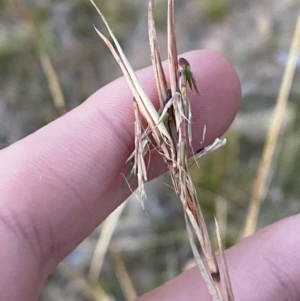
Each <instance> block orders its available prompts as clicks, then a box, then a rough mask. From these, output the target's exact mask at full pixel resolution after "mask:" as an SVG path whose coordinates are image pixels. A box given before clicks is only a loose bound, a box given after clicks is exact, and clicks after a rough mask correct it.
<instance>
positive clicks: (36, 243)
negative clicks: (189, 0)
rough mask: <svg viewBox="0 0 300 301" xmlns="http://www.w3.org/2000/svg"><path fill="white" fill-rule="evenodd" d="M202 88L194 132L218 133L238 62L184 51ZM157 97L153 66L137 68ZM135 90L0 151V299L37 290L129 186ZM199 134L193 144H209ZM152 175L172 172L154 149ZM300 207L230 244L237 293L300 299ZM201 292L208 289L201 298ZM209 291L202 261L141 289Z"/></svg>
mask: <svg viewBox="0 0 300 301" xmlns="http://www.w3.org/2000/svg"><path fill="white" fill-rule="evenodd" d="M184 57H185V58H186V59H187V60H188V61H189V62H190V64H191V66H192V68H193V71H194V73H195V77H196V79H197V83H198V88H199V90H200V95H199V96H198V95H195V94H193V95H191V101H192V104H193V105H192V106H193V108H192V109H193V118H194V123H193V133H194V139H193V141H196V142H197V141H200V140H201V139H199V137H202V132H203V126H204V124H205V125H206V126H207V133H206V141H205V144H209V143H211V142H212V141H213V140H214V139H215V138H216V137H220V136H221V135H222V134H223V133H224V132H225V131H226V130H227V128H228V127H229V125H230V124H231V122H232V121H233V119H234V116H235V114H236V113H237V110H238V107H239V102H240V98H241V92H240V84H239V80H238V77H237V75H236V73H235V71H234V69H233V68H232V67H231V66H230V64H229V63H228V62H227V61H226V60H225V59H224V58H222V57H221V56H220V55H218V54H216V53H212V52H208V51H194V52H190V53H188V54H185V55H184ZM138 76H139V78H140V79H141V82H142V85H143V86H144V87H145V90H146V92H147V93H148V94H149V96H150V97H151V99H153V100H154V101H155V102H156V103H157V95H156V92H155V81H154V78H153V72H152V70H151V69H150V68H146V69H143V70H141V71H139V72H138ZM133 122H134V114H133V106H132V94H131V92H130V90H129V88H128V85H127V83H126V82H125V80H124V79H123V78H121V79H118V80H116V81H114V82H112V83H110V84H108V85H107V86H105V87H103V88H101V89H100V90H99V91H97V92H96V93H95V94H93V95H92V96H91V97H90V98H89V99H88V100H87V101H86V102H85V103H83V104H82V105H80V106H79V107H78V108H76V109H74V110H72V111H71V112H69V113H68V114H66V115H65V116H63V117H61V118H59V119H57V120H55V121H54V122H52V123H51V124H49V125H47V126H45V127H44V128H42V129H40V130H38V131H37V132H35V133H33V134H32V135H30V136H28V137H26V138H24V139H22V140H20V141H18V142H16V143H14V144H13V145H11V146H9V147H7V148H6V149H3V150H2V151H1V152H0V166H1V168H0V233H1V236H0V245H1V248H0V266H1V273H0V292H1V293H0V294H1V298H0V299H1V300H10V301H14V300H16V301H19V300H23V301H27V300H28V301H32V300H36V299H37V298H38V295H39V293H40V292H41V290H42V287H43V284H44V282H45V280H46V279H47V276H48V275H49V274H50V273H51V272H52V271H53V270H54V269H55V267H56V265H57V264H58V263H59V262H60V261H61V260H62V259H63V258H64V257H65V256H66V255H68V254H69V253H70V252H71V251H72V250H73V249H74V248H75V247H76V246H77V245H78V244H79V243H80V242H81V241H82V240H83V239H84V238H85V237H86V236H87V235H88V234H89V233H91V231H93V229H94V228H95V227H96V226H97V225H99V224H100V223H101V222H102V221H103V219H104V218H105V217H106V216H107V215H108V214H109V213H110V212H111V211H112V210H113V209H115V208H116V207H117V206H118V205H119V204H121V203H122V201H123V200H124V199H125V198H126V197H127V196H128V195H129V193H130V192H129V190H126V189H125V190H122V189H120V187H121V184H122V181H123V176H122V175H121V172H124V162H125V160H126V158H127V157H128V156H129V155H130V153H131V152H132V150H133V145H134V133H133ZM202 146H203V145H200V143H199V142H198V143H195V145H194V148H195V149H197V148H199V147H202ZM151 163H152V165H151V170H150V177H152V178H153V177H155V176H157V175H158V174H160V173H162V172H164V171H165V170H162V169H161V166H162V165H161V164H159V159H158V158H157V157H155V156H153V157H152V161H151ZM299 227H300V219H299V216H294V217H291V218H289V219H286V220H283V221H281V222H279V223H277V224H275V225H272V226H269V227H268V228H266V229H264V230H262V231H260V232H258V233H257V234H256V235H254V236H253V237H250V238H248V239H245V240H243V241H242V242H241V243H239V244H238V245H237V246H235V247H233V248H231V249H230V250H228V251H227V256H228V262H229V269H230V274H231V276H232V280H233V290H234V293H235V294H236V300H249V301H250V300H272V301H274V300H275V301H276V300H298V299H299V296H300V292H299V291H300V286H299V284H298V281H299V279H300V277H299V276H300V264H299V262H300V260H299V256H298V253H299V252H298V250H299V245H300V238H299V235H293V234H292V233H293V231H294V229H299ZM200 296H201V298H200ZM199 299H201V300H204V301H205V300H210V299H209V297H208V294H207V290H206V288H205V286H204V285H203V283H202V281H201V278H200V276H199V273H198V271H197V270H196V269H191V270H189V271H187V272H185V273H183V274H182V275H180V276H179V277H177V278H175V279H174V280H171V281H170V282H168V283H166V284H165V285H163V286H162V287H160V288H158V289H156V290H154V291H152V292H150V293H148V294H146V295H145V296H143V297H141V298H140V300H142V301H152V300H163V301H165V300H166V301H167V300H199Z"/></svg>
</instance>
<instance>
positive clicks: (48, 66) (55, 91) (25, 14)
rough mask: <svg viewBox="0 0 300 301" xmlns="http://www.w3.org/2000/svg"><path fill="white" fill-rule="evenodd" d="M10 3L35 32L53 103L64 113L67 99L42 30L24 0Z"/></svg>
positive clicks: (11, 0)
mask: <svg viewBox="0 0 300 301" xmlns="http://www.w3.org/2000/svg"><path fill="white" fill-rule="evenodd" d="M10 3H11V5H12V7H13V8H14V9H15V10H17V12H18V14H19V15H20V17H21V18H22V19H23V20H24V21H25V22H26V23H27V24H28V25H29V26H30V28H31V30H32V31H33V33H34V42H35V46H36V48H37V51H38V54H39V59H40V62H41V66H42V69H43V72H44V74H45V77H46V79H47V82H48V86H49V90H50V93H51V96H52V100H53V104H54V106H55V108H56V110H57V112H58V114H59V115H63V114H65V113H66V112H67V107H66V101H65V98H64V95H63V92H62V89H61V85H60V82H59V78H58V75H57V72H56V71H55V68H54V66H53V64H52V62H51V59H50V57H49V55H48V54H47V53H46V52H45V50H44V49H43V38H42V36H41V34H40V31H39V30H38V28H37V27H36V25H35V23H34V21H33V19H32V17H31V15H30V13H29V11H28V10H27V8H26V6H25V5H24V3H23V1H22V0H10Z"/></svg>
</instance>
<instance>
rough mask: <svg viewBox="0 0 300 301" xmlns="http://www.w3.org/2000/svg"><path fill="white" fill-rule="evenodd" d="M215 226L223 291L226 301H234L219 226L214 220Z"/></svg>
mask: <svg viewBox="0 0 300 301" xmlns="http://www.w3.org/2000/svg"><path fill="white" fill-rule="evenodd" d="M215 224H216V234H217V240H218V245H219V250H220V259H221V268H222V272H223V278H224V282H225V291H226V295H227V300H228V301H234V295H233V291H232V286H231V281H230V277H229V271H228V265H227V261H226V256H225V252H224V249H223V244H222V238H221V233H220V228H219V224H218V221H217V219H216V218H215Z"/></svg>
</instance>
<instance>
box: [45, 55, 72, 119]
mask: <svg viewBox="0 0 300 301" xmlns="http://www.w3.org/2000/svg"><path fill="white" fill-rule="evenodd" d="M39 57H40V61H41V65H42V68H43V71H44V74H45V76H46V78H47V82H48V85H49V90H50V92H51V95H52V99H53V103H54V106H55V108H56V110H57V112H58V113H59V115H64V114H65V113H67V108H66V101H65V98H64V95H63V93H62V90H61V86H60V83H59V79H58V76H57V73H56V71H55V69H54V67H53V64H52V62H51V59H50V57H49V55H48V54H47V53H45V52H41V51H40V53H39Z"/></svg>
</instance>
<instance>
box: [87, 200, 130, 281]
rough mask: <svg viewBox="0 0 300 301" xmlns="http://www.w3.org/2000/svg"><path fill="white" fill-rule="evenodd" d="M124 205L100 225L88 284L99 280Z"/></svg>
mask: <svg viewBox="0 0 300 301" xmlns="http://www.w3.org/2000/svg"><path fill="white" fill-rule="evenodd" d="M125 205H126V202H124V203H123V204H122V205H120V206H119V207H118V208H117V209H116V210H115V211H114V212H112V213H111V214H110V215H109V216H108V218H107V219H106V220H105V221H104V222H103V223H102V225H101V232H100V236H99V239H98V242H97V244H96V247H95V250H94V254H93V257H92V260H91V264H90V268H89V271H88V280H89V282H90V283H97V281H98V279H99V276H100V272H101V269H102V265H103V261H104V257H105V254H106V253H107V250H108V246H109V243H110V240H111V237H112V234H113V232H114V230H115V228H116V226H117V223H118V221H119V218H120V216H121V214H122V212H123V210H124V208H125Z"/></svg>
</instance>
